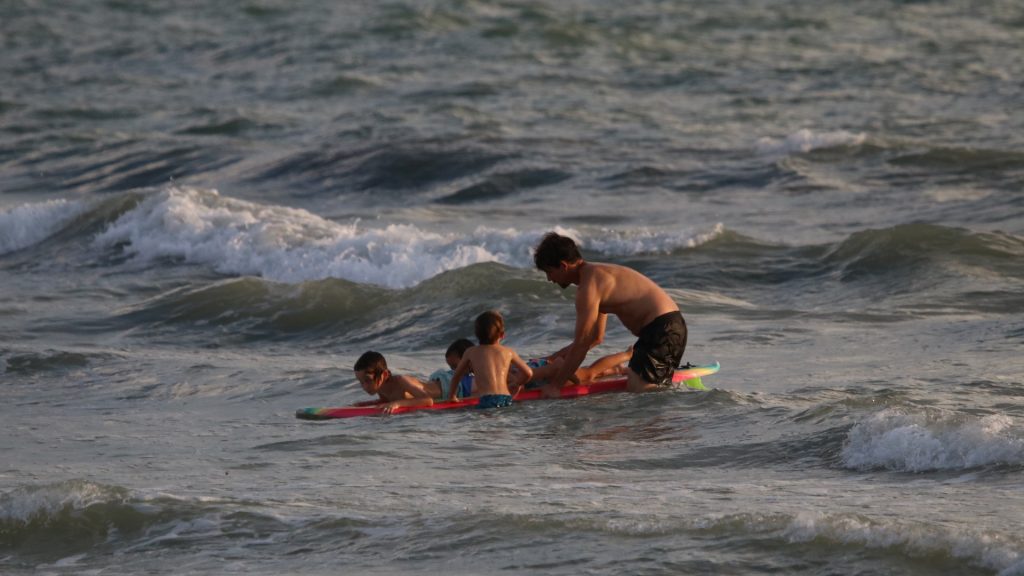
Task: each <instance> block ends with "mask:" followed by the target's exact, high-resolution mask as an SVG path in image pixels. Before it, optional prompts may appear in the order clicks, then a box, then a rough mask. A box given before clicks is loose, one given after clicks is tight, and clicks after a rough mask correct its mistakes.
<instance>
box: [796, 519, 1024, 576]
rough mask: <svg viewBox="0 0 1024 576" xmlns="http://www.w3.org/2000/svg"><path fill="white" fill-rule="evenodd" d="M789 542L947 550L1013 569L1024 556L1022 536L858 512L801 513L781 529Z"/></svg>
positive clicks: (926, 551) (924, 551)
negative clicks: (823, 542) (879, 516)
mask: <svg viewBox="0 0 1024 576" xmlns="http://www.w3.org/2000/svg"><path fill="white" fill-rule="evenodd" d="M783 533H784V535H785V537H786V539H787V540H789V541H790V542H810V541H812V540H815V539H822V538H823V539H827V540H830V541H833V542H840V543H843V544H853V545H858V546H864V547H866V548H876V549H878V548H900V549H903V550H905V551H906V552H907V553H909V554H910V555H911V556H927V555H932V554H949V555H950V556H952V557H954V558H959V559H961V560H966V561H968V562H970V563H971V564H974V565H977V566H981V567H984V568H988V569H993V570H998V571H1000V574H1015V573H1016V572H1014V570H1016V569H1017V568H1018V567H1019V566H1020V563H1021V562H1022V561H1024V555H1022V551H1021V543H1020V541H1014V539H1011V538H1010V537H1007V536H1006V535H1003V534H999V533H995V532H990V531H976V530H964V529H957V528H950V527H945V526H943V525H939V524H933V523H927V524H923V523H911V522H903V521H899V520H893V519H889V518H870V517H867V516H860V515H856V516H855V515H849V514H840V515H826V514H822V513H818V512H803V513H800V514H798V515H797V516H796V517H794V518H793V520H792V521H791V522H790V523H789V525H788V526H787V527H786V528H785V529H784V531H783Z"/></svg>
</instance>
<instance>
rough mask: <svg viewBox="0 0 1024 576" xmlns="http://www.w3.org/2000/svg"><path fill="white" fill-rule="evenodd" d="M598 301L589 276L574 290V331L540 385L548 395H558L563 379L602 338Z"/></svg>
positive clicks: (604, 317) (603, 317) (602, 318)
mask: <svg viewBox="0 0 1024 576" xmlns="http://www.w3.org/2000/svg"><path fill="white" fill-rule="evenodd" d="M600 305H601V298H600V294H599V292H598V289H597V280H596V279H594V278H591V279H589V280H588V281H587V282H584V283H582V284H581V285H580V287H579V289H578V290H577V291H576V333H575V336H574V338H573V341H572V344H570V345H569V349H568V351H567V352H566V354H565V361H564V362H563V363H562V366H561V368H560V369H559V371H558V372H557V373H556V374H555V376H554V377H553V378H552V379H551V380H550V381H548V384H547V386H545V387H544V389H545V393H546V394H548V395H549V396H554V395H558V393H559V391H560V390H561V389H562V386H565V381H566V380H568V379H569V377H570V376H572V375H573V374H575V373H576V369H577V368H579V367H580V366H581V365H582V364H583V360H585V359H586V357H587V352H590V349H591V348H593V347H594V346H597V345H598V344H599V343H600V342H601V341H602V340H603V339H604V329H605V324H606V323H607V315H606V314H601V312H600Z"/></svg>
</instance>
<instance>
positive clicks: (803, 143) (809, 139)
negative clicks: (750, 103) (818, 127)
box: [757, 128, 866, 154]
mask: <svg viewBox="0 0 1024 576" xmlns="http://www.w3.org/2000/svg"><path fill="white" fill-rule="evenodd" d="M865 139H866V136H865V135H864V133H863V132H861V133H858V134H853V133H851V132H847V131H845V130H838V131H835V132H814V131H811V130H808V129H806V128H804V129H803V130H798V131H796V132H794V133H792V134H790V135H789V136H787V137H786V138H785V139H782V140H778V139H775V138H768V137H764V138H761V139H760V140H758V141H757V151H758V152H760V153H762V154H794V153H807V152H810V151H812V150H817V149H819V148H836V147H839V146H860V145H861V144H863V143H864V140H865Z"/></svg>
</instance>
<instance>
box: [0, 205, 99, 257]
mask: <svg viewBox="0 0 1024 576" xmlns="http://www.w3.org/2000/svg"><path fill="white" fill-rule="evenodd" d="M87 208H88V206H87V205H86V203H85V202H81V201H70V200H50V201H48V202H38V203H33V204H24V205H21V206H15V207H14V208H11V209H9V210H5V211H2V212H0V254H7V253H10V252H14V251H17V250H21V249H23V248H28V247H29V246H32V245H34V244H38V243H39V242H42V241H43V240H46V239H47V238H49V237H50V236H52V235H53V234H55V233H56V232H58V231H60V229H61V228H63V227H64V226H65V225H67V223H68V222H70V221H71V220H73V219H74V218H75V217H77V216H79V215H81V214H82V213H83V212H85V211H86V209H87Z"/></svg>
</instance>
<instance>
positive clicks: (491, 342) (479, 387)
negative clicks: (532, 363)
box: [448, 311, 533, 408]
mask: <svg viewBox="0 0 1024 576" xmlns="http://www.w3.org/2000/svg"><path fill="white" fill-rule="evenodd" d="M474 328H475V332H476V337H477V340H479V341H480V345H479V346H474V347H472V348H470V349H469V350H466V351H465V353H463V355H462V360H461V361H460V362H459V365H458V366H456V367H455V374H454V375H453V376H452V380H453V381H455V382H458V381H460V380H461V379H462V377H463V376H465V375H466V374H469V373H470V372H472V373H473V375H474V384H475V393H476V394H477V395H478V396H479V397H480V402H479V404H478V406H479V407H480V408H499V407H503V406H508V405H510V404H512V398H513V397H514V396H515V395H516V394H517V393H518V392H519V390H520V389H521V388H522V387H523V386H524V385H525V384H526V383H527V382H529V381H530V378H532V377H533V369H531V368H530V367H529V366H527V365H526V362H523V359H522V358H520V357H519V354H516V352H515V350H513V349H511V348H509V347H507V346H503V345H502V344H501V340H502V339H503V338H504V337H505V320H504V318H502V317H501V314H500V313H499V312H496V311H490V312H484V313H483V314H481V315H479V316H477V318H476V322H475V326H474ZM513 367H514V368H515V369H516V372H517V376H516V377H515V378H513V381H512V384H511V385H510V384H509V370H510V369H511V368H513ZM448 399H449V400H452V401H455V400H457V398H456V391H455V390H453V391H452V392H451V393H450V395H449V396H448Z"/></svg>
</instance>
